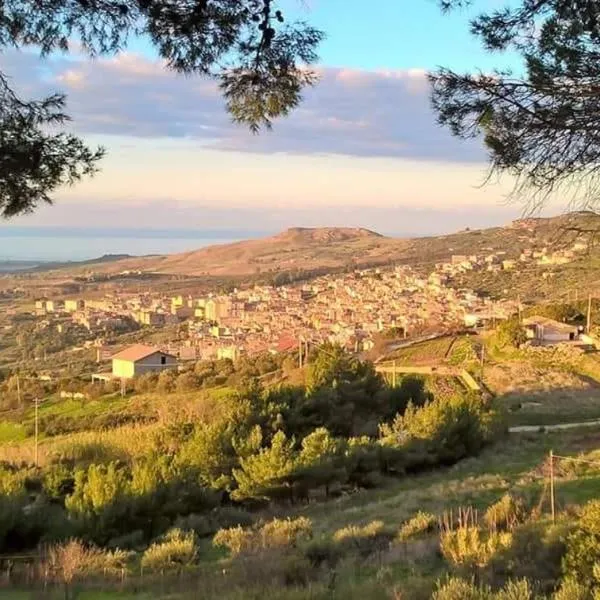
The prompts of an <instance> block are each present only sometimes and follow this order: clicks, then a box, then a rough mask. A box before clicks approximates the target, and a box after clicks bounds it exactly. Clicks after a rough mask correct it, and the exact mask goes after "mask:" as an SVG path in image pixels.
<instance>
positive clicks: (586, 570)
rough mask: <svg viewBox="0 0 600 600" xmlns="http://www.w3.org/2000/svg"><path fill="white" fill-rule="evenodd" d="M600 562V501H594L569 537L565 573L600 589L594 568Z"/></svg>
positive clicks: (564, 564)
mask: <svg viewBox="0 0 600 600" xmlns="http://www.w3.org/2000/svg"><path fill="white" fill-rule="evenodd" d="M599 560H600V500H592V501H591V502H589V503H588V504H586V505H585V507H584V508H583V510H582V512H581V517H580V518H579V520H578V522H577V525H576V528H575V530H574V531H573V532H572V533H571V534H570V535H569V536H568V537H567V552H566V554H565V557H564V561H563V572H564V573H565V575H566V576H568V577H574V578H576V579H577V581H578V582H580V583H584V584H586V585H588V587H591V586H592V585H598V586H599V587H600V578H597V577H596V573H595V571H594V567H595V565H596V564H597V562H598V561H599Z"/></svg>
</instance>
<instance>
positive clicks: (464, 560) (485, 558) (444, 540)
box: [440, 525, 512, 567]
mask: <svg viewBox="0 0 600 600" xmlns="http://www.w3.org/2000/svg"><path fill="white" fill-rule="evenodd" d="M511 543H512V534H510V533H508V532H497V531H490V532H487V533H486V532H482V531H481V530H480V529H479V528H478V527H476V526H474V525H462V526H460V527H457V528H456V529H453V530H449V531H444V532H443V533H442V535H441V538H440V550H441V552H442V554H443V555H444V558H445V559H446V560H447V561H448V562H450V563H451V564H453V565H455V566H463V567H464V566H466V567H474V566H477V567H485V566H486V565H487V564H489V562H490V561H491V559H492V558H493V557H494V555H495V554H496V553H498V552H500V551H501V550H503V549H506V548H508V547H509V546H510V545H511Z"/></svg>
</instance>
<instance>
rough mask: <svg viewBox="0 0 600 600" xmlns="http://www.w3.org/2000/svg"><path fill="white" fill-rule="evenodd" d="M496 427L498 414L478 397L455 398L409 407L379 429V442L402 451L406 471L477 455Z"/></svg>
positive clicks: (496, 433)
mask: <svg viewBox="0 0 600 600" xmlns="http://www.w3.org/2000/svg"><path fill="white" fill-rule="evenodd" d="M499 426H500V420H499V415H498V413H496V412H495V411H494V410H490V409H489V407H487V406H486V404H485V403H484V402H483V401H482V400H481V398H479V397H476V396H474V395H471V394H468V395H457V396H453V397H451V398H436V399H435V400H433V401H432V402H430V403H428V404H426V405H425V406H423V407H421V408H415V407H414V406H412V405H411V406H409V407H408V408H407V409H406V412H405V413H404V415H398V416H397V417H396V419H395V420H394V422H393V423H392V424H391V425H387V424H384V425H382V426H381V428H380V443H381V444H382V445H383V446H384V447H385V448H399V449H403V450H404V451H405V452H406V453H407V455H408V458H409V460H408V462H407V464H406V465H405V468H406V469H408V470H411V471H415V470H420V469H422V468H423V467H428V466H433V465H435V464H440V463H441V464H452V463H454V462H456V461H457V460H460V459H461V458H464V457H466V456H472V455H475V454H477V453H478V452H479V451H480V450H481V449H482V448H483V446H484V445H485V444H487V443H489V442H490V441H492V440H493V439H494V438H495V437H496V436H497V435H498V433H499V431H500V427H499ZM415 451H416V452H415ZM411 452H412V455H411Z"/></svg>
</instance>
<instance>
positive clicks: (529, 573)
mask: <svg viewBox="0 0 600 600" xmlns="http://www.w3.org/2000/svg"><path fill="white" fill-rule="evenodd" d="M511 535H512V541H511V544H510V547H507V548H504V549H503V550H502V551H501V552H500V553H498V555H497V556H495V557H494V559H493V560H492V562H491V565H490V571H491V575H492V577H494V578H498V577H500V578H502V579H509V578H510V579H523V578H525V579H529V580H530V581H536V582H537V583H538V585H539V586H540V587H541V589H542V590H543V591H544V592H550V591H551V590H553V589H554V587H555V585H556V582H557V581H558V579H559V578H560V573H561V561H562V559H563V556H564V553H565V544H564V537H565V526H564V525H563V524H562V523H559V524H557V525H552V524H551V523H548V522H545V521H538V522H528V523H525V524H523V525H519V526H517V527H516V528H515V529H513V530H512V531H511Z"/></svg>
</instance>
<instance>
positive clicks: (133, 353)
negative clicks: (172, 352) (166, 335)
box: [112, 344, 167, 362]
mask: <svg viewBox="0 0 600 600" xmlns="http://www.w3.org/2000/svg"><path fill="white" fill-rule="evenodd" d="M157 352H161V350H159V349H158V348H156V347H155V346H145V345H144V344H135V345H134V346H129V348H125V350H121V352H118V353H117V354H114V355H113V356H112V358H113V360H114V359H117V360H129V361H132V362H135V361H136V360H142V359H143V358H146V357H148V356H152V355H153V354H156V353H157ZM163 354H167V353H166V352H163Z"/></svg>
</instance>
